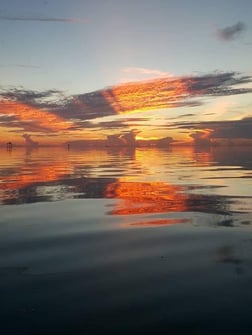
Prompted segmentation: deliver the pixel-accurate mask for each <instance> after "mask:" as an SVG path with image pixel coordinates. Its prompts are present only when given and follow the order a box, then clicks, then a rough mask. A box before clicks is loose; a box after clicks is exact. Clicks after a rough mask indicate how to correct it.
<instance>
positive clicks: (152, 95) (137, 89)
mask: <svg viewBox="0 0 252 335" xmlns="http://www.w3.org/2000/svg"><path fill="white" fill-rule="evenodd" d="M189 82H190V80H189V79H188V80H187V82H186V81H185V80H182V79H179V78H173V79H171V78H166V79H156V80H151V81H146V82H134V83H127V84H121V85H118V86H114V87H112V88H111V89H110V90H104V91H103V92H102V94H103V96H104V98H105V99H106V100H107V101H108V102H109V103H110V105H111V106H112V107H113V109H114V110H115V111H116V112H117V113H119V114H121V113H129V112H136V111H146V110H153V109H162V108H167V107H174V105H176V103H178V102H179V100H181V99H182V98H185V97H186V96H187V95H188V93H189V88H188V84H189Z"/></svg>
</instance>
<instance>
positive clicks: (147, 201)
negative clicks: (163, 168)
mask: <svg viewBox="0 0 252 335" xmlns="http://www.w3.org/2000/svg"><path fill="white" fill-rule="evenodd" d="M181 191H182V187H180V186H175V185H170V184H167V183H162V182H120V181H118V182H115V183H111V184H109V185H108V186H107V188H106V192H105V196H106V197H107V198H116V199H121V200H122V201H120V202H119V203H118V204H117V205H116V207H115V209H113V210H112V211H111V214H114V215H128V214H145V213H146V214H147V213H162V212H182V211H185V210H186V209H187V204H186V201H187V199H188V196H187V195H186V194H183V193H181Z"/></svg>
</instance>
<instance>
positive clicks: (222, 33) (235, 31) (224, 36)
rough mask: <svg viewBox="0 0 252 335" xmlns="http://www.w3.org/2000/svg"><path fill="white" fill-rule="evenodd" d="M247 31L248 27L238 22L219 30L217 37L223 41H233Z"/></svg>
mask: <svg viewBox="0 0 252 335" xmlns="http://www.w3.org/2000/svg"><path fill="white" fill-rule="evenodd" d="M245 30H246V25H245V23H243V22H237V23H236V24H234V25H232V26H228V27H225V28H222V29H218V30H217V36H218V37H219V39H221V40H222V41H232V40H234V39H236V38H238V37H239V36H240V35H241V34H242V33H243V32H244V31H245Z"/></svg>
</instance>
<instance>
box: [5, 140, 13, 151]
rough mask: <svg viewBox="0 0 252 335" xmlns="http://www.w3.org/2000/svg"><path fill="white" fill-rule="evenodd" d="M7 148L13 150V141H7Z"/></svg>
mask: <svg viewBox="0 0 252 335" xmlns="http://www.w3.org/2000/svg"><path fill="white" fill-rule="evenodd" d="M6 149H7V150H8V151H11V150H12V143H11V142H7V143H6Z"/></svg>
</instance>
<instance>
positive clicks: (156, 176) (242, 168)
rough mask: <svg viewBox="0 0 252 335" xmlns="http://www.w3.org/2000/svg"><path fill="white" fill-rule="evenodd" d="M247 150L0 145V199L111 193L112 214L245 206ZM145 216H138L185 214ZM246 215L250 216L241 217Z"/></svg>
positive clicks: (250, 189)
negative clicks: (1, 147) (1, 148)
mask: <svg viewBox="0 0 252 335" xmlns="http://www.w3.org/2000/svg"><path fill="white" fill-rule="evenodd" d="M251 153H252V150H251V149H250V148H248V147H245V148H244V147H241V148H240V147H237V148H236V149H232V152H231V151H230V148H211V149H207V150H203V151H202V150H198V149H197V150H194V149H193V148H179V149H173V150H170V151H165V150H157V149H137V150H125V149H124V150H118V151H114V150H113V151H111V150H86V151H85V150H84V151H77V150H76V151H73V150H70V151H68V150H63V149H62V150H61V149H60V150H59V149H50V150H48V149H42V148H40V149H38V150H35V151H30V152H25V151H23V150H22V149H16V148H15V150H12V151H11V152H6V150H5V151H1V164H0V201H1V204H2V205H11V204H24V203H33V202H39V201H46V202H50V201H58V200H64V199H85V198H91V199H97V198H100V199H106V198H110V199H116V200H118V201H117V202H116V204H115V206H114V207H113V208H112V209H110V211H109V214H111V215H136V214H141V215H145V214H157V213H175V212H176V213H185V212H203V213H212V214H221V215H224V217H223V218H222V219H221V220H219V224H220V225H222V226H233V225H234V223H235V220H236V218H234V217H233V216H232V215H233V214H234V213H249V212H251V208H252V206H251V204H252V197H251V194H252V184H251V176H252V174H251V170H252V160H251V157H252V155H251ZM184 220H186V218H184V217H176V218H174V217H166V218H165V219H164V218H160V217H159V218H148V220H147V219H145V221H144V222H142V223H143V224H148V222H149V224H150V225H152V224H158V222H159V224H164V223H165V222H167V224H170V223H176V222H185V221H184ZM243 222H247V223H250V218H248V217H243Z"/></svg>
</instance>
